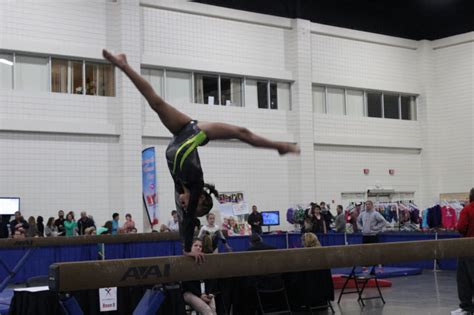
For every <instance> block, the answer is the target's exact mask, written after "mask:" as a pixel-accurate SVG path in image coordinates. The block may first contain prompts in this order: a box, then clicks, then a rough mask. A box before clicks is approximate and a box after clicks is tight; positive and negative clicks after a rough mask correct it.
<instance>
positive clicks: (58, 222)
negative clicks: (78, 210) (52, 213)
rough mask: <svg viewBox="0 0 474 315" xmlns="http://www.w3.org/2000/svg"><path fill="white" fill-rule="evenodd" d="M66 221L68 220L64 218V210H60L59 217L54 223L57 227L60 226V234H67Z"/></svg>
mask: <svg viewBox="0 0 474 315" xmlns="http://www.w3.org/2000/svg"><path fill="white" fill-rule="evenodd" d="M64 221H66V219H65V218H64V210H59V211H58V218H57V219H56V220H55V221H54V225H56V227H57V228H58V236H65V235H66V229H65V228H64Z"/></svg>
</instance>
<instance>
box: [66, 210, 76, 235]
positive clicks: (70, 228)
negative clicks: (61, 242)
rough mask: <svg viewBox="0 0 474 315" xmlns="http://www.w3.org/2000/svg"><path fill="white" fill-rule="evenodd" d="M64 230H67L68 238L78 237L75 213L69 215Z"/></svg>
mask: <svg viewBox="0 0 474 315" xmlns="http://www.w3.org/2000/svg"><path fill="white" fill-rule="evenodd" d="M64 229H65V230H66V236H75V235H77V222H76V221H75V220H74V213H71V212H69V213H68V214H67V216H66V221H64Z"/></svg>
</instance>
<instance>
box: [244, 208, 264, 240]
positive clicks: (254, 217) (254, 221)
mask: <svg viewBox="0 0 474 315" xmlns="http://www.w3.org/2000/svg"><path fill="white" fill-rule="evenodd" d="M247 222H248V223H249V224H250V226H251V228H252V234H254V233H255V234H262V222H263V217H262V214H261V213H260V212H258V211H257V206H256V205H253V206H252V213H251V214H250V215H249V217H248V218H247Z"/></svg>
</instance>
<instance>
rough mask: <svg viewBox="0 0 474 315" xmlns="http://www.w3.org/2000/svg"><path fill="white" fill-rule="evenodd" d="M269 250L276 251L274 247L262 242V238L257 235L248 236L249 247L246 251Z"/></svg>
mask: <svg viewBox="0 0 474 315" xmlns="http://www.w3.org/2000/svg"><path fill="white" fill-rule="evenodd" d="M269 249H276V247H274V246H272V245H268V244H265V243H264V242H263V239H262V237H261V236H260V235H259V234H252V235H250V247H249V248H248V249H247V250H249V251H253V250H269Z"/></svg>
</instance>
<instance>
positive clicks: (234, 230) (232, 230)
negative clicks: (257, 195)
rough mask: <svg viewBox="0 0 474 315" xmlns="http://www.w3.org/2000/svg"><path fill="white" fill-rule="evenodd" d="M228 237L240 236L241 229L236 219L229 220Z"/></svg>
mask: <svg viewBox="0 0 474 315" xmlns="http://www.w3.org/2000/svg"><path fill="white" fill-rule="evenodd" d="M227 233H228V235H229V236H231V235H239V234H240V228H239V225H238V224H237V222H236V221H235V219H234V217H230V218H229V230H228V232H227Z"/></svg>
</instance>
